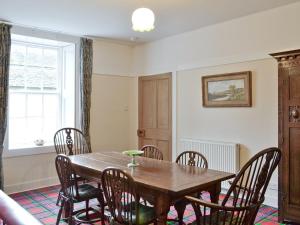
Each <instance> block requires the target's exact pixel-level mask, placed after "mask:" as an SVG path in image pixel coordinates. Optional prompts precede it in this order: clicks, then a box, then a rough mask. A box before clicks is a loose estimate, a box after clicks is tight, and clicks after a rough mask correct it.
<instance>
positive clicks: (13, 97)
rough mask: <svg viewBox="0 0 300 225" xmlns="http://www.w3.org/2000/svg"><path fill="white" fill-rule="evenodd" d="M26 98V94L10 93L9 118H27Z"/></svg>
mask: <svg viewBox="0 0 300 225" xmlns="http://www.w3.org/2000/svg"><path fill="white" fill-rule="evenodd" d="M25 109H26V96H25V94H19V93H9V117H10V118H14V117H25V115H26V114H25V113H26V112H25Z"/></svg>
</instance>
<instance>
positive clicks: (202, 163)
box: [176, 151, 208, 168]
mask: <svg viewBox="0 0 300 225" xmlns="http://www.w3.org/2000/svg"><path fill="white" fill-rule="evenodd" d="M176 163H178V164H180V165H188V166H196V167H200V168H208V162H207V160H206V158H205V157H204V156H203V155H202V154H201V153H199V152H195V151H185V152H182V153H181V154H180V155H179V156H178V157H177V159H176Z"/></svg>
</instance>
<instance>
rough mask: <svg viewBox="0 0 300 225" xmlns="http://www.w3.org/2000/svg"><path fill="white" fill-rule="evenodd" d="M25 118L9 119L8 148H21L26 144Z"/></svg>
mask: <svg viewBox="0 0 300 225" xmlns="http://www.w3.org/2000/svg"><path fill="white" fill-rule="evenodd" d="M26 133H27V131H26V119H24V118H23V119H10V120H9V148H10V149H14V148H22V147H24V145H25V144H26Z"/></svg>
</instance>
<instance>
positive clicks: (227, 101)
mask: <svg viewBox="0 0 300 225" xmlns="http://www.w3.org/2000/svg"><path fill="white" fill-rule="evenodd" d="M202 91H203V93H202V94H203V106H205V107H250V106H251V104H252V103H251V71H246V72H239V73H230V74H221V75H213V76H205V77H202Z"/></svg>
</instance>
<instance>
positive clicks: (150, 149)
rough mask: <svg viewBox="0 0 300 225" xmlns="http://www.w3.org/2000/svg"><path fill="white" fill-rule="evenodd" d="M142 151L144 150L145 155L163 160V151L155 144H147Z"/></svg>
mask: <svg viewBox="0 0 300 225" xmlns="http://www.w3.org/2000/svg"><path fill="white" fill-rule="evenodd" d="M141 151H143V152H144V154H143V156H144V157H146V158H151V159H158V160H163V159H164V156H163V153H162V152H161V151H160V150H159V149H158V148H157V147H155V146H154V145H145V146H143V147H142V148H141Z"/></svg>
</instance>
